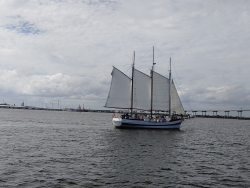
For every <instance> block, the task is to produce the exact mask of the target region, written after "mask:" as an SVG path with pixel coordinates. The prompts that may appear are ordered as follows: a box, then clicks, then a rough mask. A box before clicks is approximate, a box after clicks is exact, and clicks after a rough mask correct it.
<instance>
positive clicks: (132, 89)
mask: <svg viewBox="0 0 250 188" xmlns="http://www.w3.org/2000/svg"><path fill="white" fill-rule="evenodd" d="M134 68H135V51H134V59H133V65H132V88H131V117H132V114H133V101H134Z"/></svg>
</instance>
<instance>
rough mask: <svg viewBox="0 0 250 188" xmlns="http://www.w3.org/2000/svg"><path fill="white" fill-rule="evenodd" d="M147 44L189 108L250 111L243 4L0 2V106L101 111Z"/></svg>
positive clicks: (148, 59)
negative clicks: (115, 73) (115, 78)
mask: <svg viewBox="0 0 250 188" xmlns="http://www.w3.org/2000/svg"><path fill="white" fill-rule="evenodd" d="M153 46H154V47H155V62H156V66H155V70H156V71H158V72H159V73H161V74H163V75H167V74H168V68H169V58H170V57H171V58H172V62H173V67H172V74H173V78H174V79H175V83H176V84H177V89H178V92H179V93H180V94H181V99H182V102H183V105H184V107H185V109H186V110H191V109H192V110H208V109H215V110H218V109H240V108H242V109H250V74H249V72H250V1H248V0H237V1H236V0H220V1H218V0H186V1H183V0H156V1H152V0H117V1H116V0H0V103H2V102H6V103H8V104H16V105H20V104H21V102H22V101H24V102H25V104H27V105H32V106H40V107H41V106H43V107H44V106H46V105H47V106H48V107H52V103H53V106H54V107H57V106H58V101H59V106H60V107H62V108H64V107H77V106H78V105H79V104H81V105H82V104H83V103H84V106H85V108H91V109H103V106H104V105H105V101H106V98H107V95H108V91H109V87H110V81H111V74H110V73H111V71H112V66H116V67H117V68H118V69H120V70H121V71H124V72H125V73H126V74H127V75H131V73H130V71H131V69H130V68H131V64H132V60H133V52H134V51H135V54H136V61H135V64H136V68H137V69H140V70H142V71H143V72H145V73H147V74H149V69H150V67H151V66H152V47H153Z"/></svg>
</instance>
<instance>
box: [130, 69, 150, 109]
mask: <svg viewBox="0 0 250 188" xmlns="http://www.w3.org/2000/svg"><path fill="white" fill-rule="evenodd" d="M133 82H134V84H133V86H134V88H133V108H135V109H141V110H150V97H151V93H150V92H151V77H150V76H148V75H146V74H144V73H142V72H140V71H138V70H136V69H134V77H133Z"/></svg>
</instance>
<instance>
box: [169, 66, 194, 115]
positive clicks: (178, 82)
mask: <svg viewBox="0 0 250 188" xmlns="http://www.w3.org/2000/svg"><path fill="white" fill-rule="evenodd" d="M172 64H173V63H172ZM173 67H174V71H175V73H176V76H177V77H176V78H177V80H178V81H177V87H178V89H179V90H180V91H181V88H180V87H179V85H180V80H179V76H178V74H177V71H176V69H175V66H174V64H173ZM182 96H183V98H184V100H185V102H186V104H187V105H188V107H189V108H190V109H191V110H193V108H192V107H191V105H190V103H189V102H188V100H187V98H186V96H185V95H184V93H182Z"/></svg>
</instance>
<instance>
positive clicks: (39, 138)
mask: <svg viewBox="0 0 250 188" xmlns="http://www.w3.org/2000/svg"><path fill="white" fill-rule="evenodd" d="M111 116H112V114H104V113H89V112H86V113H77V112H51V111H35V110H18V109H0V143H1V145H0V151H1V155H0V187H220V188H223V187H250V180H249V172H250V159H249V156H250V121H247V120H227V119H206V118H196V119H191V120H186V121H185V122H184V123H183V124H182V127H181V130H180V131H166V130H163V131H162V130H120V129H115V128H114V127H113V126H112V124H111Z"/></svg>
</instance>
